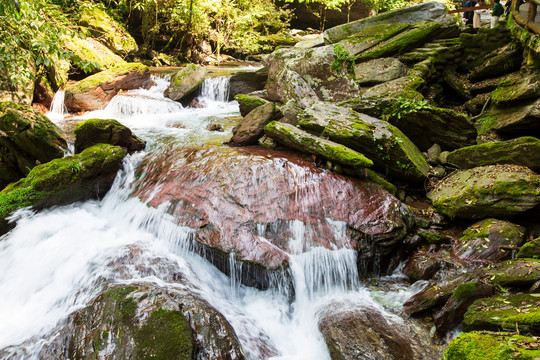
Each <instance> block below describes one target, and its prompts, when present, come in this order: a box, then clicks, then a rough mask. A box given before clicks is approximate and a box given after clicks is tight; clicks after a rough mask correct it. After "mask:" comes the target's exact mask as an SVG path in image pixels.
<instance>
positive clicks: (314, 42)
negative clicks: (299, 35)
mask: <svg viewBox="0 0 540 360" xmlns="http://www.w3.org/2000/svg"><path fill="white" fill-rule="evenodd" d="M319 46H324V39H323V38H322V37H320V38H315V39H307V40H302V41H299V42H297V43H296V44H294V47H296V48H301V49H310V48H315V47H319Z"/></svg>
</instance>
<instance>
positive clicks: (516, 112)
mask: <svg viewBox="0 0 540 360" xmlns="http://www.w3.org/2000/svg"><path fill="white" fill-rule="evenodd" d="M492 94H493V93H492ZM476 127H477V128H478V133H479V134H484V133H487V132H489V131H491V130H493V131H495V132H497V133H508V134H514V135H515V134H519V135H529V134H530V133H531V131H534V132H536V131H539V130H540V100H539V99H533V100H529V101H525V102H520V103H517V104H510V105H509V106H494V107H493V108H491V109H490V110H489V111H488V112H487V113H486V114H485V115H484V116H482V117H481V118H479V119H478V120H477V121H476Z"/></svg>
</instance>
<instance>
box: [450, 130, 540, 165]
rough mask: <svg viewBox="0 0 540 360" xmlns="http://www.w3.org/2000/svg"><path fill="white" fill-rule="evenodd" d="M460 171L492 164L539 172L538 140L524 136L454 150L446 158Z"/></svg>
mask: <svg viewBox="0 0 540 360" xmlns="http://www.w3.org/2000/svg"><path fill="white" fill-rule="evenodd" d="M446 159H447V162H448V164H451V165H454V166H456V167H458V168H460V169H470V168H474V167H477V166H485V165H493V164H515V165H521V166H525V167H528V168H529V169H531V170H533V171H536V172H538V171H540V139H537V138H535V137H532V136H524V137H520V138H516V139H512V140H506V141H493V142H488V143H484V144H479V145H473V146H467V147H463V148H460V149H457V150H454V151H452V152H450V153H449V154H448V157H447V158H446Z"/></svg>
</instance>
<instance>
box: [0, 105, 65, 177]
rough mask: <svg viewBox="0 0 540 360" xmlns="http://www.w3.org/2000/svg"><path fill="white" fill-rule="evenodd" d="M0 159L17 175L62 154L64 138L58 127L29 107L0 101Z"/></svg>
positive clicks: (26, 172)
mask: <svg viewBox="0 0 540 360" xmlns="http://www.w3.org/2000/svg"><path fill="white" fill-rule="evenodd" d="M0 147H1V148H2V152H1V154H0V158H1V159H2V161H3V162H4V163H5V164H6V165H9V166H10V167H11V168H13V169H16V171H17V172H18V173H19V174H20V176H19V177H18V178H21V177H23V176H24V175H26V174H28V173H29V172H30V170H31V169H32V168H33V167H34V166H36V165H38V164H43V163H46V162H48V161H51V160H52V159H55V158H60V157H62V156H64V152H65V151H66V149H67V144H66V140H65V139H64V138H63V137H62V134H61V132H60V129H59V128H58V127H57V126H56V125H55V124H54V123H53V122H51V121H50V120H49V119H48V118H46V117H45V116H43V115H42V114H41V113H39V112H38V111H37V110H35V109H34V108H32V107H30V106H22V105H15V104H14V103H12V102H3V103H0Z"/></svg>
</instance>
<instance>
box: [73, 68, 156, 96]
mask: <svg viewBox="0 0 540 360" xmlns="http://www.w3.org/2000/svg"><path fill="white" fill-rule="evenodd" d="M149 71H150V70H149V69H148V67H147V66H145V65H143V64H140V63H119V64H115V65H114V66H111V67H110V68H109V69H108V70H104V71H101V72H99V73H97V74H94V75H91V76H89V77H87V78H85V79H84V80H81V81H78V82H77V83H75V84H73V85H71V86H68V87H67V88H66V92H71V93H83V92H86V91H87V90H89V89H93V88H95V87H96V86H99V85H101V84H106V83H109V82H111V81H113V80H114V79H115V78H116V77H118V76H120V75H124V74H127V73H130V72H137V73H139V74H141V75H142V74H145V73H148V72H149Z"/></svg>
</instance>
